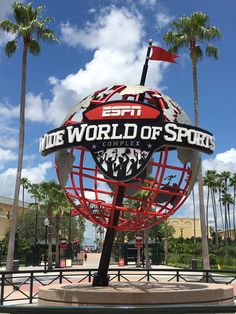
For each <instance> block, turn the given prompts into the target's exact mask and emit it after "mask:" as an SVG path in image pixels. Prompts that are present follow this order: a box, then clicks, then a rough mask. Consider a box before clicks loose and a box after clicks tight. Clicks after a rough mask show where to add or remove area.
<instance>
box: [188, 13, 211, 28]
mask: <svg viewBox="0 0 236 314" xmlns="http://www.w3.org/2000/svg"><path fill="white" fill-rule="evenodd" d="M190 19H191V23H192V24H195V25H206V23H207V22H208V21H209V17H208V16H207V15H206V14H205V13H203V12H201V11H197V12H193V14H192V15H191V17H190Z"/></svg>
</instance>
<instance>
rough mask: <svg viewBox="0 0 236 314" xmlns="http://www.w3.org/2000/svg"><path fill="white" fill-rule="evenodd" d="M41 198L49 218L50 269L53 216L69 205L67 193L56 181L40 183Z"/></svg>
mask: <svg viewBox="0 0 236 314" xmlns="http://www.w3.org/2000/svg"><path fill="white" fill-rule="evenodd" d="M39 194H40V196H39V199H40V201H42V203H43V205H42V206H41V207H42V208H43V207H44V208H45V209H46V210H47V218H48V220H49V228H48V270H52V263H53V261H52V238H53V232H52V230H53V229H52V226H53V221H52V220H53V216H54V215H55V214H56V213H62V212H64V210H65V208H67V207H68V202H67V200H66V197H65V194H64V193H63V192H62V191H61V188H60V185H59V184H57V183H55V182H54V181H50V182H42V183H40V184H39ZM58 231H59V229H58V230H56V239H58Z"/></svg>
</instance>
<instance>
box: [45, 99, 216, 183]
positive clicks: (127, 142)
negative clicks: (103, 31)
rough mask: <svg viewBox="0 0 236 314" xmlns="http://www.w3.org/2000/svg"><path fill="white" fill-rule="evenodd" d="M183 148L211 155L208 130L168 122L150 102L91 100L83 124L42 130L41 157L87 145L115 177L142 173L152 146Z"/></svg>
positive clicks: (212, 143) (105, 171)
mask: <svg viewBox="0 0 236 314" xmlns="http://www.w3.org/2000/svg"><path fill="white" fill-rule="evenodd" d="M166 145H167V146H171V147H173V148H176V147H185V148H189V149H195V150H198V151H201V152H206V153H209V154H211V153H212V152H213V151H214V148H215V141H214V137H213V135H212V134H211V133H209V132H207V131H205V130H203V129H200V128H197V127H194V126H191V125H187V124H181V123H177V122H170V121H168V120H167V119H165V117H164V115H163V112H161V111H160V110H159V109H158V108H157V107H154V106H153V105H150V104H146V103H142V102H137V101H136V102H134V101H126V100H122V101H111V102H107V103H102V104H99V105H93V106H92V105H91V106H89V108H87V109H86V110H85V111H84V112H83V119H82V122H81V123H73V124H69V125H64V126H62V127H60V128H57V129H54V130H52V131H50V132H48V133H46V134H44V135H43V137H41V139H40V152H41V154H42V155H43V156H45V155H47V154H49V153H52V152H55V151H58V150H61V149H65V148H73V147H79V146H82V147H84V148H85V149H87V150H89V151H90V152H91V154H92V156H93V158H94V160H95V162H96V164H97V166H98V167H99V168H100V170H101V171H102V173H103V174H104V175H105V176H106V177H108V178H110V179H112V180H116V181H129V180H131V179H132V178H135V177H139V176H140V175H141V176H142V174H143V171H144V169H145V167H146V165H147V163H148V161H149V160H150V158H151V156H152V154H153V152H154V151H157V150H161V149H162V148H164V147H165V146H166Z"/></svg>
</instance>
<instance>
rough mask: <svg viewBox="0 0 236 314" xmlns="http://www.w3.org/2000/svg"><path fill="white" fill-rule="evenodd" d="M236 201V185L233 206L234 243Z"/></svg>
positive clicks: (235, 235)
mask: <svg viewBox="0 0 236 314" xmlns="http://www.w3.org/2000/svg"><path fill="white" fill-rule="evenodd" d="M235 200H236V188H235V185H234V204H233V224H234V241H236V226H235Z"/></svg>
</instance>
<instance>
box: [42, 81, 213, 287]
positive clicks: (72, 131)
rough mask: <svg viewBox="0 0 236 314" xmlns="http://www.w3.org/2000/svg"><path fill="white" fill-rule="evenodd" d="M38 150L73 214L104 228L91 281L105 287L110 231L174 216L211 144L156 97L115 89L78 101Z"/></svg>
mask: <svg viewBox="0 0 236 314" xmlns="http://www.w3.org/2000/svg"><path fill="white" fill-rule="evenodd" d="M40 150H41V153H42V155H47V154H49V153H51V152H56V170H57V175H58V179H59V182H60V185H61V187H62V189H63V190H64V191H65V194H66V197H67V199H68V201H69V202H70V203H71V205H72V206H73V208H74V210H73V215H77V214H79V215H83V216H84V217H85V218H86V219H88V220H90V221H91V222H93V223H95V224H98V225H100V226H103V227H105V228H107V233H106V236H105V241H104V246H103V252H102V255H101V260H100V265H99V269H98V273H97V274H95V275H94V280H93V285H94V286H106V285H108V282H109V276H107V271H108V267H109V260H110V255H111V249H112V244H113V242H114V238H115V232H116V230H123V231H126V230H133V231H137V230H142V229H145V228H148V227H151V226H153V225H155V224H157V223H160V222H162V221H163V220H165V219H166V218H168V217H169V216H170V215H172V214H173V213H175V212H176V210H177V209H178V208H180V206H181V205H182V204H183V203H184V201H185V200H186V198H187V197H188V195H189V194H190V192H191V189H192V187H193V185H194V183H195V181H196V178H197V174H198V168H199V152H198V151H203V152H206V153H212V152H213V150H214V138H213V136H212V134H211V133H209V132H207V131H204V130H202V129H200V128H196V127H193V126H192V125H191V121H190V119H189V118H188V116H187V115H186V113H185V112H184V111H183V109H182V108H181V107H180V106H179V105H178V104H177V103H176V102H175V101H173V100H172V99H171V98H170V97H168V96H166V95H163V94H162V93H161V92H159V91H157V90H154V89H151V88H148V87H145V86H143V85H138V86H126V85H115V86H112V87H107V88H104V89H102V90H99V91H96V92H94V93H93V94H92V95H89V96H88V97H86V98H85V99H83V100H82V101H81V102H80V103H79V104H78V105H77V106H75V107H74V108H73V109H72V110H71V111H70V112H69V113H68V115H67V116H66V118H65V120H64V122H63V123H62V125H61V127H60V128H57V129H54V130H52V131H50V132H48V133H46V134H45V135H44V136H43V137H42V138H41V140H40Z"/></svg>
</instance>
